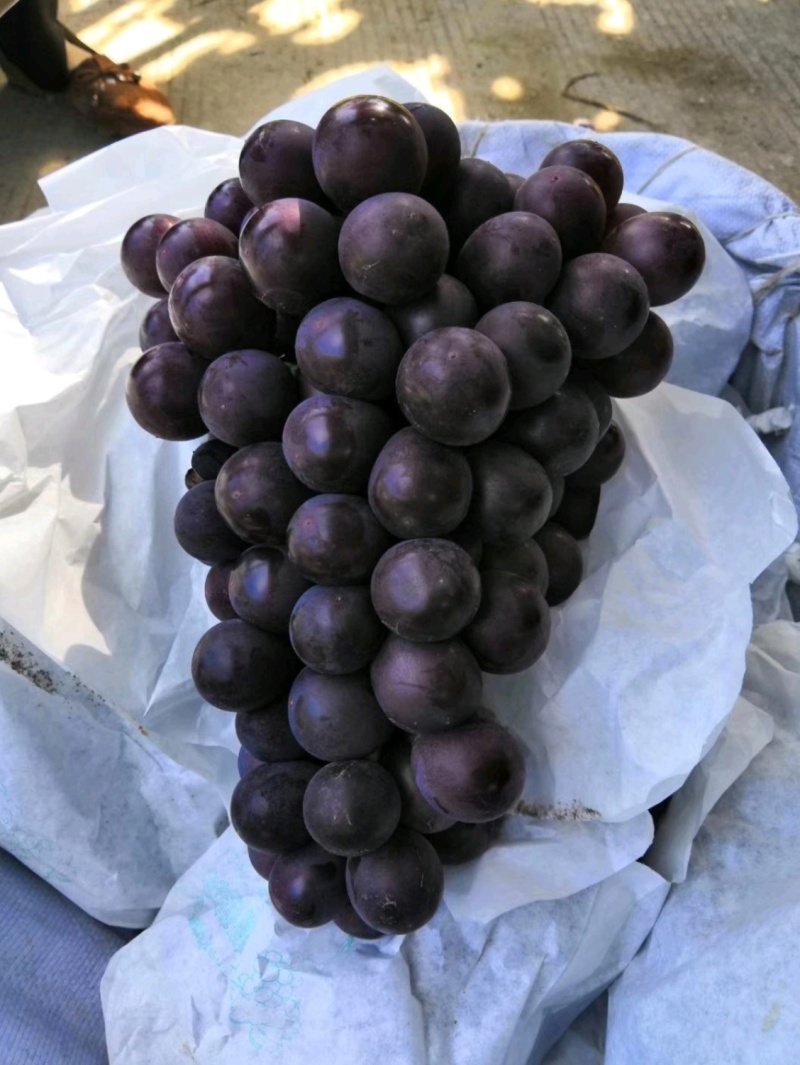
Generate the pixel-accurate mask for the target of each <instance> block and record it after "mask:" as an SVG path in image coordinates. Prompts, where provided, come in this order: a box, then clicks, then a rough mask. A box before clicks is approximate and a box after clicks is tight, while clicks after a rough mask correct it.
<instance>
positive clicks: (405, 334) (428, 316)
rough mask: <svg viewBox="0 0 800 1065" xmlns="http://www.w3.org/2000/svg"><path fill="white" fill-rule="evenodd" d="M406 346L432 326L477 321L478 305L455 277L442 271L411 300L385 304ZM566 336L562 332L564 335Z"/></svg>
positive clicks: (408, 346) (438, 326) (465, 325)
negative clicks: (391, 304) (426, 287)
mask: <svg viewBox="0 0 800 1065" xmlns="http://www.w3.org/2000/svg"><path fill="white" fill-rule="evenodd" d="M386 313H387V314H388V315H389V317H390V318H391V319H392V321H393V322H394V324H395V326H396V327H397V329H398V331H399V333H400V336H401V337H402V338H403V343H404V345H405V347H406V348H410V347H411V345H412V344H413V343H414V341H415V340H419V338H420V337H422V336H425V334H426V333H430V332H432V331H433V330H434V329H445V328H447V327H448V326H462V327H464V328H466V329H471V328H472V327H473V326H474V325H475V322H476V321H477V320H478V304H477V303H476V302H475V297H474V296H473V295H472V293H471V292H470V290H469V289H468V288H467V286H466V285H465V284H464V283H463V282H462V281H459V280H458V278H457V277H452V276H451V275H450V274H442V276H441V277H440V278H439V280H438V281H437V282H436V287H435V288H433V289H431V291H430V292H428V293H427V294H426V295H424V296H421V297H420V298H419V299H418V300H413V301H412V302H411V303H401V304H400V305H399V306H397V307H387V309H386ZM565 335H566V334H565Z"/></svg>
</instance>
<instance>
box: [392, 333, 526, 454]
mask: <svg viewBox="0 0 800 1065" xmlns="http://www.w3.org/2000/svg"><path fill="white" fill-rule="evenodd" d="M396 387H397V399H398V401H399V403H400V407H401V408H402V411H403V413H404V414H405V416H406V418H408V420H409V422H410V423H411V424H412V425H413V427H414V428H415V429H417V430H418V431H419V432H420V433H424V435H425V436H427V437H429V438H430V439H431V440H435V441H437V442H438V443H440V444H450V445H454V446H464V445H466V444H477V443H479V442H480V441H481V440H485V439H486V438H487V437H488V436H491V434H492V433H493V432H495V430H496V429H497V428H498V427H499V426H500V424H501V422H502V420H503V418H504V417H505V414H506V411H507V410H508V403H509V400H510V398H511V380H510V378H509V373H508V364H507V363H506V360H505V357H504V356H503V353H502V352H501V351H500V349H499V348H498V347H497V345H496V344H494V343H493V342H492V341H491V340H489V338H488V337H486V336H484V335H483V334H482V333H478V332H476V331H475V330H474V329H461V328H458V327H451V328H449V329H436V330H434V331H433V332H432V333H427V334H426V335H425V336H423V337H421V338H420V339H419V340H418V341H416V343H414V344H412V346H411V347H410V348H409V349H408V351H407V352H406V353H405V355H404V356H403V360H402V362H401V363H400V368H399V370H398V371H397V386H396Z"/></svg>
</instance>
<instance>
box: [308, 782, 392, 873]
mask: <svg viewBox="0 0 800 1065" xmlns="http://www.w3.org/2000/svg"><path fill="white" fill-rule="evenodd" d="M303 817H304V818H305V822H306V828H307V829H308V831H309V833H310V834H311V838H312V839H313V840H316V842H317V843H319V845H320V846H321V847H324V848H325V850H326V851H329V852H330V853H331V854H341V855H344V856H345V857H347V858H352V857H355V856H357V855H360V854H369V852H370V851H374V850H377V849H378V847H381V846H383V844H384V843H385V842H386V841H387V840H388V839H389V837H390V836H391V835H392V834H393V833H394V831H395V829H396V828H397V826H398V824H399V823H400V792H399V791H398V788H397V785H396V784H395V782H394V779H393V778H392V776H391V774H390V773H388V772H387V771H386V770H385V769H384V768H383V766H381V765H379V764H378V763H377V762H365V761H349V762H333V763H332V764H330V765H326V766H323V767H322V769H320V771H319V772H318V773H317V775H316V776H315V777H314V778H313V780H312V781H311V783H310V784H309V785H308V788H307V789H306V794H305V797H304V799H303Z"/></svg>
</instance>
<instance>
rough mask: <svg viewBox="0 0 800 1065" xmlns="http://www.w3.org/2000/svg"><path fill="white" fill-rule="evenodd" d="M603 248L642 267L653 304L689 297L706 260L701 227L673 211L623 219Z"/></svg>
mask: <svg viewBox="0 0 800 1065" xmlns="http://www.w3.org/2000/svg"><path fill="white" fill-rule="evenodd" d="M603 251H604V252H608V253H609V254H611V255H618V256H619V257H620V258H621V259H624V260H625V261H626V262H628V263H630V264H631V266H633V267H635V269H636V270H638V272H639V273H640V274H641V276H642V277H643V278H644V282H645V284H646V285H647V293H648V295H649V297H650V305H651V306H652V307H660V306H662V305H663V304H665V303H672V302H673V301H674V300H677V299H680V297H681V296H685V295H686V293H687V292H688V291H689V290H690V289H691V288H693V287H694V285H695V283H696V282H697V280H698V278H699V277H700V274H701V273H702V272H703V266H704V265H705V261H706V249H705V244H704V242H703V238H702V236H701V234H700V230H699V229H698V228H697V226H696V225H695V224H694V223H693V222H690V221H689V219H688V218H684V216H683V215H680V214H674V213H673V212H671V211H647V212H645V213H643V214H638V215H635V216H634V217H633V218H629V219H628V220H627V221H626V222H622V223H621V224H620V225H618V226H617V227H616V229H615V230H614V231H613V232H612V233H609V235H608V236H607V237H606V239H605V242H604V244H603Z"/></svg>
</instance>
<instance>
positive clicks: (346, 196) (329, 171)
mask: <svg viewBox="0 0 800 1065" xmlns="http://www.w3.org/2000/svg"><path fill="white" fill-rule="evenodd" d="M312 151H313V160H314V171H315V173H316V175H317V180H318V181H319V183H320V185H321V186H322V188H323V190H324V192H325V194H326V195H327V196H329V197H330V198H331V200H333V202H334V203H335V204H336V206H337V207H338V208H339V210H340V211H344V212H347V211H351V210H352V209H353V208H354V207H355V206H356V205H357V204H359V203H361V202H362V201H363V200H366V199H368V198H369V197H371V196H377V195H378V194H379V193H385V192H419V190H420V188H421V186H422V183H423V181H424V180H425V175H426V172H427V168H428V149H427V146H426V144H425V136H424V134H423V132H422V129H421V128H420V126H419V124H418V123H417V121H416V120H415V119H414V117H413V116H412V115H411V114H410V112H409V111H407V110H406V108H405V107H403V106H402V104H398V103H396V102H395V101H394V100H388V99H386V98H385V97H383V96H351V97H350V98H349V99H347V100H341V101H340V102H339V103H337V104H335V105H334V106H333V107H331V108H329V110H327V111H326V112H325V114H324V115H323V116H322V118H321V119H320V121H319V125H318V126H317V130H316V133H315V134H314V143H313V149H312Z"/></svg>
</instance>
